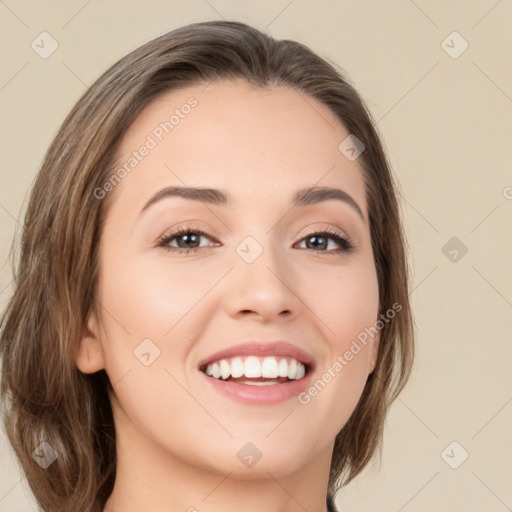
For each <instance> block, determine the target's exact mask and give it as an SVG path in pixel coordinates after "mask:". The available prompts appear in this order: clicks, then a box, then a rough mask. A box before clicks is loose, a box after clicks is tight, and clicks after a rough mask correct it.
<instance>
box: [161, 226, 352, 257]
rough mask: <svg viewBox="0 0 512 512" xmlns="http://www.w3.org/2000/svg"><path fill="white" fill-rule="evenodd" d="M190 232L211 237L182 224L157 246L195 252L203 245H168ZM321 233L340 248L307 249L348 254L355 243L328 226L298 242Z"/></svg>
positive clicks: (175, 250) (165, 236)
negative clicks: (188, 246) (190, 246)
mask: <svg viewBox="0 0 512 512" xmlns="http://www.w3.org/2000/svg"><path fill="white" fill-rule="evenodd" d="M190 234H195V235H200V236H204V237H206V238H210V239H212V238H211V236H210V235H209V234H208V233H205V232H204V231H202V230H200V229H195V228H191V227H188V226H183V227H182V228H180V229H178V230H177V231H174V232H173V233H169V234H166V235H164V236H162V237H161V238H160V240H159V242H158V247H162V248H163V249H165V250H166V251H169V252H177V253H179V254H183V253H185V254H188V253H190V252H196V251H197V250H199V249H204V247H194V248H192V249H183V248H181V247H171V246H169V243H170V242H171V241H172V240H174V239H175V238H179V237H180V236H181V235H190ZM323 235H329V236H327V237H325V238H330V239H332V240H334V241H335V242H336V243H337V244H338V245H339V246H340V248H338V249H334V250H330V251H315V250H314V249H308V250H310V251H313V252H324V253H326V254H330V255H336V254H342V253H344V254H349V253H351V252H352V251H353V250H354V249H355V245H354V244H353V242H352V240H351V239H350V238H349V237H347V236H342V235H341V234H340V233H338V232H337V231H335V230H333V229H329V228H327V229H324V230H322V231H315V232H313V233H309V234H307V235H305V236H304V237H303V238H301V239H300V242H302V241H304V240H306V239H308V238H311V237H313V236H317V237H320V236H321V237H323Z"/></svg>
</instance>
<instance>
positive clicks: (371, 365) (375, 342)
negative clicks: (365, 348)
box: [368, 331, 381, 375]
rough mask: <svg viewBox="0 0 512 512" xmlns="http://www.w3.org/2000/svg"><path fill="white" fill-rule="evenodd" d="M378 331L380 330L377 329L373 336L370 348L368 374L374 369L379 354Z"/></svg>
mask: <svg viewBox="0 0 512 512" xmlns="http://www.w3.org/2000/svg"><path fill="white" fill-rule="evenodd" d="M380 333H381V331H379V332H378V333H377V335H376V336H375V337H374V338H373V346H372V348H371V354H370V360H369V368H368V375H370V374H371V373H373V371H374V370H375V367H376V366H377V358H378V356H379V346H380Z"/></svg>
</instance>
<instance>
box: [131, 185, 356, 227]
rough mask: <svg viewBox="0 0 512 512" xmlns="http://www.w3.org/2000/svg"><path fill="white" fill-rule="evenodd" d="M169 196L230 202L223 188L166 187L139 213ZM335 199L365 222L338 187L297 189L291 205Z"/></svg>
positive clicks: (353, 204)
mask: <svg viewBox="0 0 512 512" xmlns="http://www.w3.org/2000/svg"><path fill="white" fill-rule="evenodd" d="M169 197H182V198H184V199H193V200H194V201H201V202H203V203H208V204H213V205H220V206H228V205H230V204H231V203H232V201H231V198H230V195H229V193H228V192H226V191H225V190H219V189H215V188H201V187H176V186H172V187H166V188H163V189H162V190H160V191H158V192H157V193H156V194H155V195H154V196H152V197H151V198H150V199H149V201H148V202H147V203H146V204H145V205H144V207H143V208H142V210H141V211H140V213H142V212H144V211H145V210H147V209H148V208H149V207H150V206H151V205H152V204H154V203H156V202H158V201H161V200H162V199H166V198H169ZM331 199H335V200H338V201H342V202H344V203H346V204H348V205H349V206H351V207H352V208H354V209H355V210H356V211H357V213H358V214H359V216H360V217H361V219H362V220H363V222H366V219H365V218H364V215H363V212H362V210H361V208H360V207H359V205H358V204H357V203H356V202H355V201H354V199H353V198H352V196H350V195H349V194H347V193H346V192H345V191H343V190H341V189H339V188H332V187H312V188H311V187H309V188H303V189H300V190H298V191H297V193H296V194H295V197H294V198H293V201H292V204H293V206H294V207H295V206H309V205H313V204H318V203H321V202H323V201H329V200H331Z"/></svg>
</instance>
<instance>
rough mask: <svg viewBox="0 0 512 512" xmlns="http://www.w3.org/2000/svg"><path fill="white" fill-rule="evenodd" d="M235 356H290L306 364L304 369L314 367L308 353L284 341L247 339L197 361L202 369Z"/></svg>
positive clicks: (313, 362)
mask: <svg viewBox="0 0 512 512" xmlns="http://www.w3.org/2000/svg"><path fill="white" fill-rule="evenodd" d="M237 356H260V357H264V356H281V357H291V358H293V359H296V360H297V361H299V362H301V363H303V364H304V365H305V366H306V370H309V369H312V368H314V364H315V361H314V359H313V357H312V356H311V355H310V354H308V353H307V352H306V351H304V350H302V349H300V348H298V347H296V346H295V345H292V344H291V343H288V342H286V341H265V342H262V341H247V342H243V343H239V344H237V345H232V346H231V347H229V348H225V349H223V350H219V351H218V352H215V353H214V354H212V355H210V356H208V357H207V358H206V359H203V360H202V361H201V362H200V363H199V369H200V370H203V369H205V368H206V366H208V365H209V364H210V363H214V362H216V361H220V360H221V359H229V358H232V357H237Z"/></svg>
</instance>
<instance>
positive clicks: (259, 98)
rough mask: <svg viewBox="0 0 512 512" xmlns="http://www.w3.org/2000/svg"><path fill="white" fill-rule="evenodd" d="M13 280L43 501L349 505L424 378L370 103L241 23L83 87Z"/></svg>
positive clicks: (7, 373)
mask: <svg viewBox="0 0 512 512" xmlns="http://www.w3.org/2000/svg"><path fill="white" fill-rule="evenodd" d="M16 277H17V279H16V282H15V290H14V294H13V296H12V298H11V299H10V301H9V303H8V306H7V309H6V311H5V313H4V316H3V319H2V328H3V329H2V333H1V338H0V351H1V353H2V387H1V393H2V397H3V399H4V410H5V415H4V425H5V430H6V433H7V436H8V438H9V440H10V442H11V444H12V446H13V449H14V451H15V453H16V455H17V457H18V458H19V460H20V463H21V465H22V468H23V470H24V472H25V474H26V477H27V480H28V482H29V484H30V486H31V488H32V491H33V493H34V496H35V498H36V500H37V501H38V503H39V504H40V506H41V507H42V508H43V509H44V510H46V511H52V512H53V511H62V510H73V511H79V512H81V511H84V512H85V511H94V512H97V511H104V512H112V511H120V510H122V511H123V512H131V511H135V510H145V511H148V512H160V511H163V510H165V511H169V510H189V511H193V510H198V511H203V510H204V511H206V510H208V511H218V510H223V511H226V510H239V509H244V510H246V511H252V510H254V511H256V510H266V511H276V512H277V511H292V510H309V511H312V512H313V511H315V512H324V511H325V510H326V506H327V510H334V496H335V494H336V492H337V491H338V490H339V488H340V486H341V485H344V484H346V483H348V482H350V481H351V480H352V479H353V478H354V477H355V476H356V475H358V474H359V473H360V472H361V471H362V469H363V468H364V467H365V466H366V465H367V464H368V463H369V461H370V460H371V459H372V458H373V456H374V454H375V453H376V452H377V451H378V449H379V447H380V446H381V441H382V433H383V424H384V419H385V416H386V413H387V411H388V409H389V406H390V405H391V403H392V401H393V400H394V399H395V398H396V396H397V395H398V393H399V392H400V391H401V389H402V388H403V386H404V385H405V383H406V381H407V379H408V376H409V373H410V370H411V365H412V360H413V327H412V316H411V311H410V305H409V301H408V286H409V285H408V272H407V263H406V256H405V240H404V236H403V230H402V226H401V221H400V217H399V209H398V204H397V194H396V190H395V185H394V183H393V179H392V174H391V171H390V169H389V165H388V163H387V160H386V157H385V154H384V151H383V149H382V145H381V142H380V140H379V137H378V134H377V132H376V129H375V127H374V124H373V122H372V119H371V116H370V114H369V113H368V111H367V109H366V107H365V106H364V103H363V101H362V100H361V98H360V97H359V95H358V94H357V92H356V91H355V90H354V88H353V87H352V86H351V85H350V84H348V83H347V81H346V80H345V79H344V78H343V77H342V76H341V75H340V74H339V72H338V71H336V70H335V69H334V68H333V67H332V66H331V65H330V64H328V63H327V62H326V61H325V60H323V59H322V58H320V57H319V56H317V55H315V54H314V53H313V52H311V50H309V49H308V48H307V47H305V46H303V45H301V44H299V43H297V42H293V41H286V40H283V41H278V40H275V39H273V38H270V37H269V36H267V35H265V34H263V33H261V32H259V31H257V30H256V29H254V28H252V27H249V26H247V25H245V24H242V23H237V22H228V21H220V22H218V21H216V22H205V23H196V24H192V25H188V26H186V27H182V28H180V29H177V30H174V31H172V32H169V33H167V34H164V35H163V36H160V37H158V38H157V39H155V40H153V41H150V42H149V43H147V44H145V45H144V46H142V47H140V48H138V49H137V50H135V51H134V52H132V53H130V54H129V55H127V56H126V57H124V58H123V59H121V60H120V61H119V62H117V63H116V64H114V65H113V66H112V67H111V68H110V69H109V70H108V71H107V72H106V73H105V74H104V75H103V76H101V77H100V78H99V79H98V80H97V81H96V83H95V84H94V85H93V86H92V87H91V88H90V89H89V90H88V91H87V92H86V93H85V94H84V96H83V97H82V98H81V99H80V100H79V101H78V103H77V104H76V106H75V107H74V108H73V110H72V111H71V112H70V114H69V115H68V117H67V118H66V120H65V121H64V123H63V125H62V127H61V129H60V131H59V133H58V134H57V136H56V137H55V140H54V141H53V143H52V144H51V146H50V148H49V150H48V152H47V154H46V156H45V159H44V162H43V165H42V168H41V169H40V171H39V174H38V176H37V179H36V182H35V184H34V187H33V190H32V193H31V197H30V202H29V206H28V210H27V214H26V218H25V226H24V231H23V235H22V241H21V258H20V261H19V265H18V268H17V273H16ZM326 495H327V501H326Z"/></svg>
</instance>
